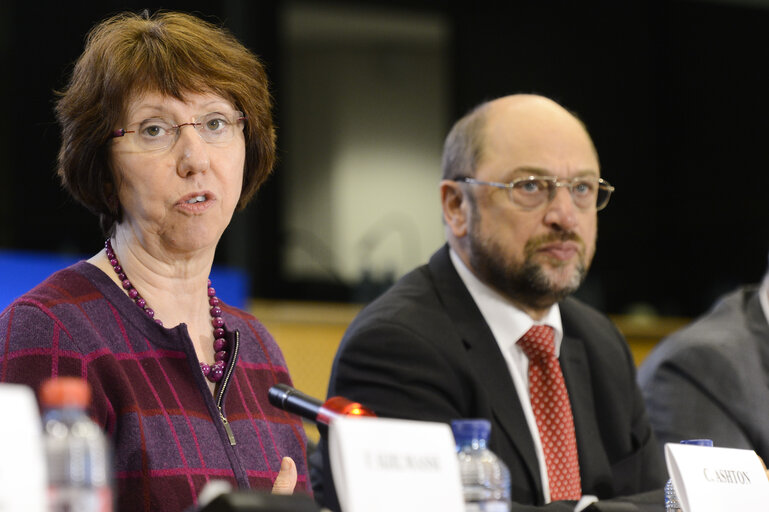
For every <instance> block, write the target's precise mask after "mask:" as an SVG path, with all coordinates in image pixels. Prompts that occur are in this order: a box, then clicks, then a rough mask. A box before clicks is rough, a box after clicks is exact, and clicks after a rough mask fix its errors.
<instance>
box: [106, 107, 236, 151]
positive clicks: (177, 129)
mask: <svg viewBox="0 0 769 512" xmlns="http://www.w3.org/2000/svg"><path fill="white" fill-rule="evenodd" d="M212 114H216V112H209V113H207V114H203V115H200V116H197V117H193V118H192V121H191V122H189V123H180V124H173V123H171V122H169V121H168V120H166V119H163V118H160V117H158V118H155V119H158V120H159V121H163V122H165V123H167V124H168V125H169V128H170V129H171V130H173V137H169V138H168V143H167V144H165V145H163V146H158V147H152V148H146V147H142V146H143V144H142V142H141V139H139V140H137V146H139V147H140V148H142V149H143V150H144V151H162V150H164V149H168V148H170V147H172V146H173V145H174V144H176V141H177V140H179V135H180V133H181V129H182V127H184V126H192V127H193V128H195V131H196V132H197V133H198V135H200V138H201V139H203V141H205V142H206V143H208V144H217V143H225V142H229V141H230V140H232V136H233V135H234V134H235V130H234V127H235V126H237V127H239V128H240V129H241V130H243V128H244V126H245V121H247V120H248V118H247V117H246V116H245V115H243V112H240V111H239V110H236V111H234V112H233V114H234V116H233V118H228V116H222V117H225V118H227V121H228V122H229V123H230V125H231V126H232V127H233V130H232V131H231V133H230V136H229V137H228V138H226V139H218V140H208V139H206V136H205V135H204V134H205V133H206V132H204V131H201V129H200V128H199V127H201V126H203V125H204V124H205V123H203V122H200V121H199V120H201V119H205V118H207V117H209V116H211V115H212ZM147 121H148V120H144V121H141V122H140V123H135V124H139V125H141V124H142V123H145V122H147ZM129 133H137V130H127V129H125V128H118V129H116V130H115V131H113V132H112V133H111V134H110V135H109V138H110V139H115V138H118V137H123V136H125V135H126V134H129Z"/></svg>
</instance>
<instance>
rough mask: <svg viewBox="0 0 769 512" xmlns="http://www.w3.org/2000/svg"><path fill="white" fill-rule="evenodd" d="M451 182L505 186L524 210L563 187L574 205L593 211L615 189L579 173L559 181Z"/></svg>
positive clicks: (529, 178) (552, 178) (537, 178)
mask: <svg viewBox="0 0 769 512" xmlns="http://www.w3.org/2000/svg"><path fill="white" fill-rule="evenodd" d="M454 181H458V182H460V183H469V184H471V185H486V186H489V187H497V188H504V189H506V190H507V195H508V197H509V198H510V201H512V202H513V204H515V205H517V206H519V207H521V208H523V209H525V210H533V209H534V208H537V207H538V206H541V205H543V204H545V203H549V202H550V201H552V200H553V198H554V197H555V193H556V192H557V191H558V187H566V188H567V189H568V190H569V193H570V194H571V199H572V201H574V205H575V206H576V207H577V208H580V209H582V210H588V209H590V208H595V209H596V211H598V210H603V209H604V208H605V207H606V205H607V204H609V198H610V197H611V193H612V192H614V187H612V186H611V185H610V184H609V182H608V181H606V180H604V179H601V178H596V177H594V176H580V177H576V178H571V179H569V180H562V179H560V178H557V177H555V176H527V177H525V178H518V179H515V180H513V181H511V182H510V183H498V182H494V181H481V180H476V179H475V178H468V177H466V176H460V177H459V178H454Z"/></svg>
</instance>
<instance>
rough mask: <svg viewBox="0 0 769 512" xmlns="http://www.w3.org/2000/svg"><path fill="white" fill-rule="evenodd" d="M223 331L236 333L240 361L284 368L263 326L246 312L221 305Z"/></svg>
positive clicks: (280, 357)
mask: <svg viewBox="0 0 769 512" xmlns="http://www.w3.org/2000/svg"><path fill="white" fill-rule="evenodd" d="M220 307H221V308H222V312H223V314H222V318H224V326H225V329H226V330H227V331H229V332H235V331H237V332H238V339H239V346H240V349H239V350H240V357H241V360H243V361H246V362H250V363H255V364H258V363H264V362H269V363H270V364H271V365H273V366H275V367H282V368H285V366H286V363H285V361H284V359H283V353H282V351H281V349H280V347H279V346H278V343H277V342H276V341H275V338H273V336H272V334H270V332H269V331H268V330H267V328H266V327H265V326H264V324H263V323H262V322H261V321H259V320H258V319H257V318H256V317H255V316H254V315H253V314H251V313H249V312H248V311H244V310H242V309H239V308H236V307H234V306H230V305H228V304H225V303H223V302H222V303H221V304H220Z"/></svg>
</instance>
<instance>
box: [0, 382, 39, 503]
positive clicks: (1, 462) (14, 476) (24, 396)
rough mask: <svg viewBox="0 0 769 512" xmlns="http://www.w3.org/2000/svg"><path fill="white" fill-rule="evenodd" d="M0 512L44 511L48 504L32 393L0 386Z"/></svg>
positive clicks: (35, 407)
mask: <svg viewBox="0 0 769 512" xmlns="http://www.w3.org/2000/svg"><path fill="white" fill-rule="evenodd" d="M0 454H2V455H0V511H2V512H6V511H8V512H15V511H22V510H23V511H24V512H44V511H45V510H46V509H47V506H48V503H47V501H46V496H47V495H48V482H47V473H46V469H45V462H44V456H43V438H42V424H41V423H40V414H39V413H38V411H37V402H36V401H35V395H34V393H32V390H31V389H30V388H28V387H26V386H20V385H16V384H0Z"/></svg>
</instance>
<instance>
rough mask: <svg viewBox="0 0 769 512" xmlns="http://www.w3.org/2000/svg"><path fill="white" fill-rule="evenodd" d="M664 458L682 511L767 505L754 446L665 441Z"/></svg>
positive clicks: (768, 489)
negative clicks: (704, 444)
mask: <svg viewBox="0 0 769 512" xmlns="http://www.w3.org/2000/svg"><path fill="white" fill-rule="evenodd" d="M665 461H666V462H667V466H668V472H669V473H670V477H671V478H672V480H673V485H674V486H675V488H676V493H677V494H678V500H679V501H680V502H681V506H682V509H683V511H684V512H723V511H725V510H739V511H740V512H766V510H768V509H769V479H767V476H766V471H765V470H764V467H763V465H762V464H761V459H759V458H758V455H756V452H754V451H753V450H737V449H734V448H718V447H709V446H696V445H685V444H673V443H668V444H666V445H665Z"/></svg>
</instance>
